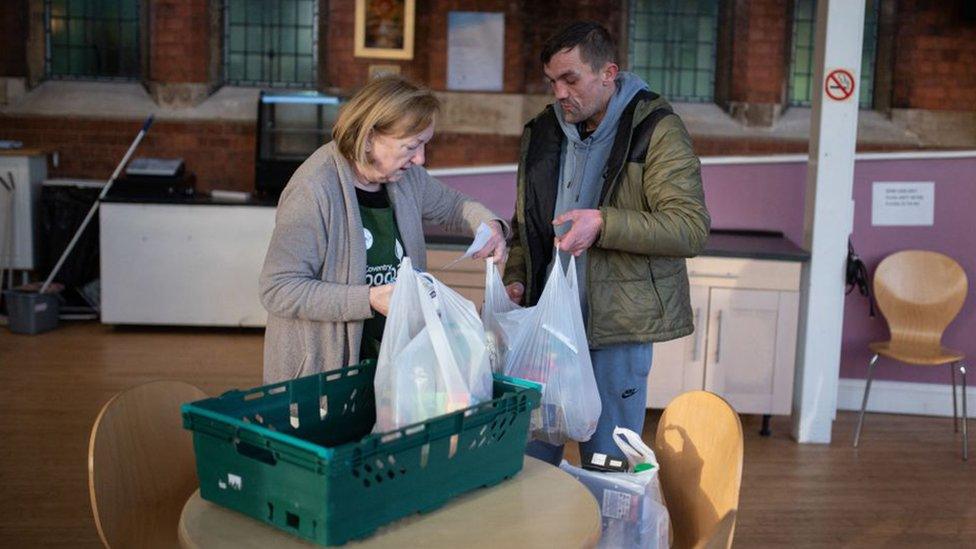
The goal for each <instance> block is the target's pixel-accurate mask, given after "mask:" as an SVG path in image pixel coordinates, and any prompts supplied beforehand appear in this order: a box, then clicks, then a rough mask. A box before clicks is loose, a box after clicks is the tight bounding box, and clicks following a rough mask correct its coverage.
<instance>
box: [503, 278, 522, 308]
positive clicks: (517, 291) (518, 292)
mask: <svg viewBox="0 0 976 549" xmlns="http://www.w3.org/2000/svg"><path fill="white" fill-rule="evenodd" d="M505 291H506V292H507V293H508V298H509V299H511V300H512V303H514V304H516V305H521V304H522V296H524V295H525V285H524V284H522V283H521V282H512V283H511V284H509V285H508V286H505Z"/></svg>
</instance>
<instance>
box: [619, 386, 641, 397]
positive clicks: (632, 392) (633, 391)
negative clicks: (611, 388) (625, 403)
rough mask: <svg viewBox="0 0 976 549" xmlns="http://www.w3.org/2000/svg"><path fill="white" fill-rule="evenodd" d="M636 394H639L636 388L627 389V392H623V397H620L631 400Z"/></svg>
mask: <svg viewBox="0 0 976 549" xmlns="http://www.w3.org/2000/svg"><path fill="white" fill-rule="evenodd" d="M636 394H637V389H636V388H634V389H627V390H626V391H624V392H623V394H622V395H620V397H621V398H630V397H632V396H634V395H636Z"/></svg>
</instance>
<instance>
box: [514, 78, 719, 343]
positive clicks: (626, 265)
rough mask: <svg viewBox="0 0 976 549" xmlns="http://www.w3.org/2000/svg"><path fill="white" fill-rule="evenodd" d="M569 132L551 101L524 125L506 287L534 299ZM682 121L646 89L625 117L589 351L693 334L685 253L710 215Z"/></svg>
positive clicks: (607, 206)
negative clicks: (520, 286)
mask: <svg viewBox="0 0 976 549" xmlns="http://www.w3.org/2000/svg"><path fill="white" fill-rule="evenodd" d="M563 139H564V137H563V134H562V130H561V129H560V128H559V124H558V122H557V121H556V116H555V113H554V112H553V110H552V106H549V107H547V108H546V110H545V111H543V112H542V114H540V115H539V116H537V117H536V118H534V119H533V120H531V121H530V122H529V123H528V124H526V126H525V130H524V132H523V134H522V143H521V151H520V158H519V170H518V186H517V190H516V206H515V215H514V216H513V220H512V229H513V240H512V243H511V249H510V252H509V259H508V262H507V263H506V265H505V276H504V281H505V283H506V284H511V283H513V282H521V283H523V284H524V285H525V298H524V302H525V303H526V304H528V305H534V304H535V303H536V302H537V301H538V300H539V295H540V294H541V293H542V288H543V286H544V284H545V275H546V268H547V266H548V265H549V263H550V261H551V259H552V242H553V237H554V232H553V226H552V218H553V211H554V208H555V201H556V191H557V189H556V185H557V181H558V176H559V156H560V155H559V153H560V147H561V146H562V141H563ZM700 166H701V164H700V162H699V161H698V157H697V156H695V153H694V151H693V150H692V144H691V138H690V136H689V135H688V132H687V130H685V127H684V124H683V123H682V122H681V119H680V118H679V117H678V116H677V115H676V114H674V113H673V111H672V110H671V108H670V106H669V105H668V104H667V102H666V101H665V100H664V99H662V98H660V97H659V96H658V95H657V94H654V93H651V92H649V91H646V90H645V91H642V92H640V93H638V94H637V96H635V97H634V99H633V100H631V102H630V104H629V105H628V106H627V108H626V110H625V111H624V113H623V115H622V116H621V118H620V122H619V126H618V128H617V134H616V137H615V139H614V143H613V147H612V149H611V152H610V157H609V159H608V160H607V169H606V170H605V173H604V181H603V189H602V192H601V194H600V202H599V209H600V213H601V214H602V216H603V229H602V231H601V233H600V236H599V238H598V239H597V241H596V243H595V244H594V245H593V247H591V248H590V249H589V250H588V252H587V254H588V259H587V275H586V291H587V299H588V302H589V310H588V318H587V323H586V325H587V336H588V339H589V343H590V347H591V348H597V347H603V346H607V345H613V344H618V343H642V342H649V341H667V340H670V339H675V338H678V337H682V336H685V335H688V334H690V333H691V332H693V331H694V324H693V322H692V320H693V319H692V312H691V302H690V296H689V287H688V272H687V269H686V267H685V260H684V258H686V257H692V256H695V255H697V254H698V253H699V252H701V250H702V249H703V248H704V246H705V240H706V239H707V237H708V231H709V225H710V223H711V220H710V218H709V215H708V210H707V209H706V208H705V196H704V193H703V192H702V183H701V169H700Z"/></svg>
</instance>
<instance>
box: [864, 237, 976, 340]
mask: <svg viewBox="0 0 976 549" xmlns="http://www.w3.org/2000/svg"><path fill="white" fill-rule="evenodd" d="M968 287H969V282H968V280H967V278H966V272H965V271H963V270H962V267H960V266H959V264H958V263H956V261H955V260H953V259H952V258H951V257H949V256H947V255H944V254H940V253H937V252H929V251H924V250H905V251H901V252H897V253H894V254H891V255H889V256H888V257H886V258H884V260H883V261H881V263H880V264H879V265H878V268H877V269H876V270H875V272H874V296H875V299H876V300H877V302H878V308H879V309H881V314H883V315H884V317H885V320H887V321H888V329H889V330H890V332H891V345H892V346H893V347H898V346H912V347H923V348H927V349H933V350H938V349H939V347H940V346H941V344H942V332H944V331H945V329H946V326H948V325H949V323H950V322H952V319H954V318H955V317H956V315H957V314H959V310H960V309H961V308H962V304H963V301H965V300H966V292H967V290H968Z"/></svg>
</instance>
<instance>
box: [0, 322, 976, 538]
mask: <svg viewBox="0 0 976 549" xmlns="http://www.w3.org/2000/svg"><path fill="white" fill-rule="evenodd" d="M261 345H262V335H261V333H260V332H259V331H253V330H191V329H153V328H139V329H133V328H116V329H113V328H110V327H105V326H102V325H100V324H97V323H94V322H85V323H68V324H65V325H62V326H61V327H60V328H58V329H57V330H55V331H53V332H49V333H46V334H42V335H37V336H15V335H12V334H10V333H9V332H8V331H7V330H6V329H5V328H0V547H47V546H65V547H99V546H100V543H99V540H98V535H97V533H96V531H95V527H94V523H93V522H92V518H91V509H90V506H89V503H88V486H87V462H86V459H87V458H86V456H87V447H88V435H89V430H90V428H91V424H92V421H93V420H94V419H95V416H96V414H97V413H98V410H99V408H100V407H101V405H102V404H103V403H104V402H105V401H106V400H108V398H109V397H110V396H111V395H112V394H113V393H115V392H116V391H119V390H121V389H123V388H125V387H128V386H131V385H135V384H138V383H142V382H145V381H149V380H154V379H162V378H168V379H181V380H185V381H189V382H191V383H194V384H196V385H198V386H200V387H201V388H203V389H204V390H205V391H207V392H208V393H210V394H218V393H220V392H222V391H225V390H227V389H230V388H235V387H240V388H243V387H251V386H255V385H258V384H260V377H261V375H260V373H261ZM946 398H949V395H948V394H947V395H946ZM974 408H976V406H974ZM656 417H657V415H656V414H650V421H649V424H648V428H647V431H646V432H647V433H651V432H653V428H654V425H653V423H654V421H655V420H656ZM855 420H856V416H855V415H854V414H852V413H840V414H838V417H837V421H836V423H835V426H834V443H832V444H831V445H829V446H815V445H798V444H795V443H794V442H792V441H791V440H790V439H789V436H788V432H789V420H788V419H787V418H774V420H773V436H772V437H769V438H761V437H759V436H758V435H757V431H758V430H759V418H757V417H745V418H743V425H744V427H745V431H746V444H745V452H746V454H745V472H744V476H743V482H742V497H741V501H740V508H739V522H738V526H737V528H736V537H735V540H736V546H738V547H927V548H928V547H976V455H974V458H973V460H972V461H970V462H969V463H964V462H962V461H961V459H960V455H959V441H960V436H959V435H956V434H954V433H953V432H952V423H951V420H947V419H939V418H919V417H909V416H892V415H870V416H868V419H867V421H866V427H865V431H864V434H863V436H862V443H861V448H860V449H859V450H854V449H852V448H851V447H850V439H851V433H852V431H853V426H854V422H855ZM971 425H972V426H973V427H974V428H976V422H972V423H971ZM973 445H974V454H976V436H973Z"/></svg>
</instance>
